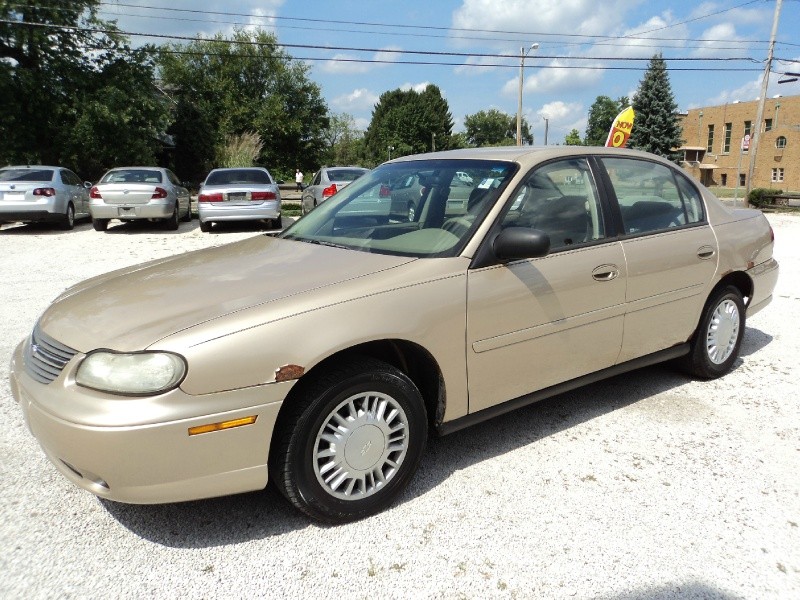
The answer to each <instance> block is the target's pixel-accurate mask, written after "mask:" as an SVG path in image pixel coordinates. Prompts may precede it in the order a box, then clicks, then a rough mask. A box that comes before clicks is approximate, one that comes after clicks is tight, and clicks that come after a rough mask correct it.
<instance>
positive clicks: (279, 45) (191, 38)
mask: <svg viewBox="0 0 800 600" xmlns="http://www.w3.org/2000/svg"><path fill="white" fill-rule="evenodd" d="M0 23H4V24H9V25H12V26H27V27H39V28H44V29H62V30H64V29H65V30H71V31H80V32H84V33H102V34H109V33H115V34H119V35H125V36H131V37H146V38H158V39H167V40H178V41H183V42H209V41H212V42H213V41H219V42H224V43H228V44H235V45H244V46H247V45H249V46H267V47H273V48H295V49H302V50H323V51H329V52H330V51H340V52H370V53H375V54H408V55H414V56H451V57H462V58H499V59H513V60H516V59H517V58H518V57H517V56H516V55H513V54H491V53H476V52H447V51H433V50H396V49H386V48H359V47H352V46H321V45H314V44H284V43H280V42H277V41H276V42H257V41H252V40H246V41H245V40H218V39H214V38H199V37H194V36H181V35H174V34H172V35H170V34H152V33H140V32H133V31H123V30H118V29H115V30H109V29H102V28H94V27H78V26H72V25H53V24H49V23H31V22H27V21H14V20H8V19H0ZM536 58H537V60H568V61H611V62H631V61H637V62H638V61H649V60H650V57H619V56H605V57H604V56H561V55H551V56H537V57H536ZM307 60H323V59H322V58H318V59H315V58H313V57H312V58H309V59H307ZM331 60H337V61H340V62H368V63H386V64H392V63H395V64H442V65H454V66H474V67H487V66H503V67H506V66H509V65H505V64H500V65H486V64H471V63H435V62H422V61H397V60H394V61H392V60H377V59H349V58H343V57H335V58H334V59H331ZM670 60H671V61H680V62H751V63H757V64H759V63H760V61H758V60H756V59H754V58H752V57H705V58H700V57H675V58H670ZM554 68H559V65H554ZM560 68H566V67H565V66H563V65H561V66H560ZM573 68H585V67H573ZM606 68H608V67H606ZM673 70H676V69H673ZM694 70H713V69H694ZM729 70H744V69H729ZM759 70H760V69H759Z"/></svg>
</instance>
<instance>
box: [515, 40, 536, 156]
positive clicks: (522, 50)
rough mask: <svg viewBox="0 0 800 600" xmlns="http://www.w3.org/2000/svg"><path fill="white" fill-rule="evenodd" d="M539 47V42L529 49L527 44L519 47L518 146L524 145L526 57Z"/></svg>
mask: <svg viewBox="0 0 800 600" xmlns="http://www.w3.org/2000/svg"><path fill="white" fill-rule="evenodd" d="M538 48H539V44H531V47H530V48H528V50H527V51H526V50H525V46H523V47H522V48H520V49H519V98H518V101H517V146H522V81H523V78H524V77H525V75H524V72H525V71H524V70H525V57H526V56H528V54H530V52H531V50H536V49H538Z"/></svg>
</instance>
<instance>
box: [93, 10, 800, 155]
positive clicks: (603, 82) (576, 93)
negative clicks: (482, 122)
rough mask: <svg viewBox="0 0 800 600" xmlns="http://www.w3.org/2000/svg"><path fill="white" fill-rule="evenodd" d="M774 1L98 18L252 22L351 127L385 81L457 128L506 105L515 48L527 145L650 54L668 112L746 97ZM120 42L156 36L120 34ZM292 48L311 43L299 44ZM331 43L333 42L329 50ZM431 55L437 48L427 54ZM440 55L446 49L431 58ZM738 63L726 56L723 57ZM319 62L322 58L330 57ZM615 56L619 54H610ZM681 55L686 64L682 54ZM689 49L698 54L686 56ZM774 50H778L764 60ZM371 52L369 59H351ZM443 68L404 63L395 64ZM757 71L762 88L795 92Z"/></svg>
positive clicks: (560, 132)
mask: <svg viewBox="0 0 800 600" xmlns="http://www.w3.org/2000/svg"><path fill="white" fill-rule="evenodd" d="M775 5H776V2H775V0H751V1H747V0H718V1H713V2H702V1H700V2H697V1H683V0H681V1H678V0H674V1H670V0H665V1H663V2H650V1H646V0H605V1H598V0H558V1H554V0H429V1H425V0H371V1H363V0H358V1H356V0H327V1H319V0H304V1H303V2H300V1H298V0H261V1H251V0H227V1H225V2H218V1H206V2H197V1H189V0H170V1H166V0H120V1H117V0H109V1H108V2H105V3H104V4H103V5H102V11H101V16H102V17H103V18H106V19H116V20H117V22H118V24H119V26H120V27H121V28H122V29H123V30H125V31H129V32H135V33H142V34H162V35H164V34H166V35H176V36H197V35H200V36H205V37H210V36H212V35H214V34H215V33H217V32H223V33H227V32H230V31H231V30H232V29H233V28H234V27H235V26H237V25H238V26H241V27H249V26H261V27H263V28H264V29H267V30H269V31H271V32H273V33H274V34H275V35H276V36H277V37H278V41H279V42H280V43H282V44H286V45H287V47H286V51H287V52H288V53H289V54H290V55H292V56H293V57H295V58H298V59H303V60H306V61H307V63H308V65H309V66H310V77H311V79H312V80H313V81H315V82H316V83H317V84H318V85H319V86H320V88H321V89H322V94H323V96H324V98H325V100H326V102H327V104H328V107H329V109H330V110H331V111H332V112H336V113H348V114H350V115H352V116H353V117H354V118H355V119H356V123H357V125H358V126H360V127H361V128H365V127H366V126H367V124H368V123H369V120H370V115H371V113H372V108H373V106H374V104H375V102H376V101H377V100H378V97H379V96H380V95H381V94H382V93H383V92H385V91H388V90H393V89H397V88H415V89H419V88H420V87H424V86H425V85H427V84H428V83H433V84H436V85H437V86H439V88H440V89H441V90H442V93H443V95H444V97H445V98H446V99H447V101H448V103H449V106H450V111H451V112H452V114H453V120H454V121H455V130H456V131H459V130H463V120H464V117H465V115H468V114H474V113H476V112H478V111H479V110H488V109H491V108H497V109H499V110H502V111H504V112H506V113H508V114H512V115H513V114H516V111H517V100H518V83H519V64H520V58H519V57H520V53H521V48H523V47H524V48H525V49H526V50H527V49H528V48H530V46H531V45H532V44H538V48H536V49H533V50H530V52H529V53H528V57H527V59H526V61H525V75H524V81H525V85H524V93H523V114H524V115H525V117H526V118H527V119H528V121H529V122H530V123H531V125H532V128H533V132H534V136H535V143H536V144H542V143H543V142H544V133H545V118H546V119H547V123H548V125H549V127H548V128H549V134H548V142H549V143H550V144H554V143H563V140H564V136H565V135H566V134H567V133H568V132H569V131H570V130H571V129H573V128H575V129H578V130H579V131H580V132H581V135H583V133H584V128H585V125H586V118H587V113H588V110H589V107H590V106H591V104H592V102H593V101H594V99H595V98H596V97H597V96H598V95H607V96H611V97H612V98H617V97H620V96H623V95H628V96H629V95H631V94H633V92H635V90H636V88H637V87H638V85H639V81H640V80H641V78H642V75H643V74H644V71H645V69H646V67H647V61H646V60H632V59H637V58H643V59H649V58H650V57H651V56H652V55H653V54H655V53H657V52H661V53H663V55H664V58H665V59H666V61H667V66H668V68H670V69H701V70H670V73H669V76H670V82H671V85H672V91H673V94H674V96H675V100H676V102H677V103H678V106H679V108H680V109H682V110H686V109H689V108H693V107H698V106H707V105H716V104H724V103H726V102H734V101H737V100H738V101H747V100H755V99H756V98H757V97H758V95H759V93H760V85H761V80H762V76H763V68H764V61H765V60H766V57H767V51H768V43H767V42H768V40H769V37H770V31H771V29H772V22H773V16H774V12H775ZM798 24H800V0H784V1H783V6H782V10H781V14H780V21H779V28H778V34H777V38H776V39H777V43H776V46H775V58H776V60H775V61H774V62H773V71H778V72H782V71H794V72H798V71H800V62H794V63H791V62H782V61H787V60H788V61H792V60H794V61H798V60H800V36H799V35H798ZM131 39H132V41H133V42H134V44H138V43H144V42H145V41H152V42H156V43H162V42H163V41H164V40H163V39H148V38H146V37H143V36H138V35H137V36H132V38H131ZM293 45H305V46H314V47H311V48H308V47H304V48H300V47H297V46H293ZM333 48H338V49H333ZM431 53H438V54H431ZM441 53H452V54H441ZM742 58H744V59H750V60H733V59H742ZM332 59H333V60H332ZM622 59H626V60H622ZM687 59H690V60H687ZM698 59H703V60H698ZM777 59H780V60H777ZM359 61H374V62H359ZM409 62H412V63H414V62H415V63H447V64H404V63H409ZM778 79H779V76H777V75H773V76H772V78H771V80H770V87H769V92H768V95H769V96H774V95H777V94H781V95H784V96H789V95H796V94H800V83H798V82H795V83H787V84H780V85H779V84H778Z"/></svg>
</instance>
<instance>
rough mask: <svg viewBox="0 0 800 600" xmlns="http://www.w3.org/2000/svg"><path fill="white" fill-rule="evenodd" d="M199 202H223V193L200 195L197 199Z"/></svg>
mask: <svg viewBox="0 0 800 600" xmlns="http://www.w3.org/2000/svg"><path fill="white" fill-rule="evenodd" d="M197 201H198V202H222V193H220V192H217V193H216V194H200V195H199V196H198V197H197Z"/></svg>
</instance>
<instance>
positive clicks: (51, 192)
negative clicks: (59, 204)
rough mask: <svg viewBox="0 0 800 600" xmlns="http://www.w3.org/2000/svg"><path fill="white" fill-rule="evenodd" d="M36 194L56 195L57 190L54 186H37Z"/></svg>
mask: <svg viewBox="0 0 800 600" xmlns="http://www.w3.org/2000/svg"><path fill="white" fill-rule="evenodd" d="M33 195H34V196H55V195H56V191H55V190H54V189H53V188H36V189H35V190H33Z"/></svg>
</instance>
